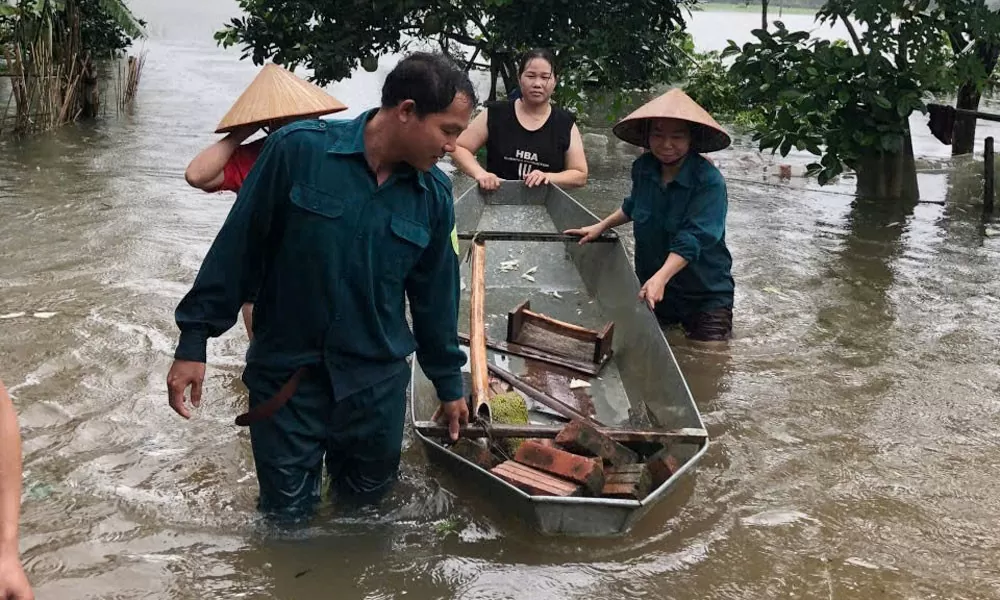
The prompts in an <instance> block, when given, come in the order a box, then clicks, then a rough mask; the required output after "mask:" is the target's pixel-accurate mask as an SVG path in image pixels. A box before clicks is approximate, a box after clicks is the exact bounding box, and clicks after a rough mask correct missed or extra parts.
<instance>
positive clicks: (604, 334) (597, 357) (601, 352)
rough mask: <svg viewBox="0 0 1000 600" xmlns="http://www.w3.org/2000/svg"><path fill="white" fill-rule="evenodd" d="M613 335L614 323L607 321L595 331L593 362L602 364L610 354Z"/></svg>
mask: <svg viewBox="0 0 1000 600" xmlns="http://www.w3.org/2000/svg"><path fill="white" fill-rule="evenodd" d="M614 336H615V324H614V322H609V323H608V324H607V325H605V326H604V328H603V329H601V331H599V332H598V333H597V346H596V347H595V348H594V363H595V364H598V365H603V364H604V363H605V362H607V360H608V359H609V358H611V354H612V349H611V348H612V342H613V340H614Z"/></svg>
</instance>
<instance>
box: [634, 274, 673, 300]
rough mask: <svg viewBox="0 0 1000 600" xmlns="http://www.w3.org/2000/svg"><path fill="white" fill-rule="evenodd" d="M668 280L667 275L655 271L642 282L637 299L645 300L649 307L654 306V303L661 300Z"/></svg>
mask: <svg viewBox="0 0 1000 600" xmlns="http://www.w3.org/2000/svg"><path fill="white" fill-rule="evenodd" d="M668 281H670V278H669V277H666V276H665V275H661V274H660V273H659V272H657V273H656V274H655V275H653V276H652V277H650V278H649V279H647V280H646V283H645V284H643V286H642V289H641V290H639V299H640V300H645V301H646V304H648V305H649V308H650V309H654V308H656V304H657V303H658V302H659V301H661V300H663V293H664V291H665V290H666V288H667V282H668Z"/></svg>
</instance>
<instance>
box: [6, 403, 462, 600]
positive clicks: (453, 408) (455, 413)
mask: <svg viewBox="0 0 1000 600" xmlns="http://www.w3.org/2000/svg"><path fill="white" fill-rule="evenodd" d="M431 419H432V420H433V421H437V422H438V423H448V433H449V435H451V441H453V442H457V441H458V430H459V429H460V428H461V427H465V426H466V425H468V424H469V405H468V404H467V403H466V401H465V398H459V399H458V400H451V401H450V402H442V403H441V405H440V406H438V409H437V410H436V411H434V416H433V417H431ZM0 600H2V599H0Z"/></svg>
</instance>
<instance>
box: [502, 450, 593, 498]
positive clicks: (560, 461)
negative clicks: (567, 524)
mask: <svg viewBox="0 0 1000 600" xmlns="http://www.w3.org/2000/svg"><path fill="white" fill-rule="evenodd" d="M514 460H516V461H517V462H519V463H521V464H523V465H528V466H529V467H534V468H536V469H540V470H542V471H545V472H546V473H551V474H552V475H556V476H557V477H561V478H563V479H568V480H570V481H575V482H576V483H581V484H583V486H584V487H586V488H587V490H588V491H589V492H590V493H592V494H598V493H600V491H601V488H603V487H604V464H603V463H602V462H601V459H599V458H588V457H586V456H579V455H577V454H573V453H572V452H567V451H565V450H560V449H559V448H551V447H548V446H545V445H543V444H539V443H538V442H536V441H534V440H527V441H525V442H524V443H523V444H521V447H520V448H518V449H517V454H516V455H515V456H514Z"/></svg>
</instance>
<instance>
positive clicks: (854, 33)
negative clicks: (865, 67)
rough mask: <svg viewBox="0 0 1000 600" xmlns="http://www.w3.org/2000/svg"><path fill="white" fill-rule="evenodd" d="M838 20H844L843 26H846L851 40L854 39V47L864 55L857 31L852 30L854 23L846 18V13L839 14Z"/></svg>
mask: <svg viewBox="0 0 1000 600" xmlns="http://www.w3.org/2000/svg"><path fill="white" fill-rule="evenodd" d="M837 16H838V17H840V20H841V21H843V22H844V27H846V28H847V33H849V34H851V40H853V41H854V47H855V48H857V50H858V54H859V55H861V56H865V49H864V46H862V45H861V38H859V37H858V32H857V31H855V30H854V24H852V23H851V21H850V20H849V19H848V18H847V15H843V14H839V15H837Z"/></svg>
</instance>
